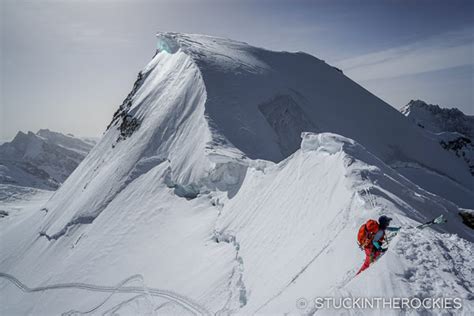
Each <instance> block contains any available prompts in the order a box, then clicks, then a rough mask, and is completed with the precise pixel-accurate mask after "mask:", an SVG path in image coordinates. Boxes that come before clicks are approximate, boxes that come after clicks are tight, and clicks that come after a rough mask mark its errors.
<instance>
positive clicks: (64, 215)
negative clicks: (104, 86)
mask: <svg viewBox="0 0 474 316" xmlns="http://www.w3.org/2000/svg"><path fill="white" fill-rule="evenodd" d="M158 47H159V49H158V51H157V54H156V55H155V57H154V58H153V59H152V61H151V62H150V63H149V64H148V65H147V66H146V67H145V68H144V69H143V70H142V71H141V72H140V74H139V76H138V79H137V82H136V83H135V85H134V87H133V89H132V92H131V94H130V95H129V96H128V97H127V98H126V99H125V101H124V103H123V104H122V105H121V106H120V108H119V109H118V111H117V112H116V113H115V115H114V117H113V120H112V122H111V124H110V126H109V128H108V130H107V132H106V133H105V135H104V136H103V138H102V139H101V141H100V142H99V143H98V144H97V145H96V146H95V147H94V148H93V149H92V150H91V152H90V153H89V154H88V156H87V157H86V158H85V159H84V160H83V162H82V163H81V164H80V165H79V166H78V168H76V170H75V171H74V172H73V173H72V174H71V176H70V177H69V178H68V179H67V180H66V181H65V183H64V184H63V185H62V186H61V187H60V188H59V190H58V191H56V192H55V194H54V195H53V196H52V197H51V198H50V199H49V200H47V201H46V200H41V201H39V202H38V203H37V204H35V205H36V206H35V207H26V206H25V207H23V208H22V207H21V205H20V207H19V208H18V209H17V211H18V212H20V213H19V214H22V215H21V216H20V217H17V219H15V218H10V217H9V216H6V217H5V218H2V219H0V231H1V239H2V252H1V254H0V296H1V297H2V300H4V301H5V302H7V303H5V304H3V302H2V304H0V306H1V307H0V313H2V314H61V313H69V314H74V313H76V314H77V313H78V314H80V313H94V314H106V315H114V314H125V315H128V314H154V313H164V314H177V315H185V314H216V313H217V314H219V315H225V314H232V313H241V314H255V313H261V314H275V313H276V314H284V313H291V314H314V313H316V314H317V313H320V312H321V311H318V310H316V309H314V306H312V304H308V306H297V304H296V303H297V301H298V300H299V299H300V298H307V299H308V300H309V301H311V299H312V298H314V297H317V296H328V295H335V296H362V295H373V296H390V295H397V296H406V297H411V296H419V295H443V296H452V297H461V298H462V299H463V309H462V311H461V312H462V313H464V314H466V315H468V314H469V313H472V312H474V306H473V295H472V283H473V280H472V273H470V272H472V271H470V269H469V267H472V266H473V259H472V258H473V256H472V252H473V247H472V241H473V240H474V234H473V231H472V229H470V228H468V227H467V226H466V225H464V224H463V223H462V219H461V217H460V216H459V215H458V212H459V207H458V205H457V204H455V203H453V201H451V200H450V199H449V198H444V197H440V196H438V195H435V194H433V193H431V192H429V191H428V190H427V189H425V188H424V187H423V184H422V183H421V182H420V183H418V182H416V181H410V180H408V178H407V177H405V176H404V175H403V174H402V173H403V172H402V171H399V170H398V169H396V168H393V167H392V166H396V165H397V164H398V165H400V164H411V163H413V164H417V165H418V166H420V168H422V169H423V170H426V172H428V171H429V172H431V173H432V174H434V175H435V176H436V177H438V178H439V179H440V180H439V181H440V182H441V183H447V182H448V181H451V182H452V184H451V185H452V186H453V187H454V186H459V187H460V188H462V189H463V190H464V191H462V192H464V193H460V194H461V196H460V198H461V199H466V200H467V199H468V198H469V194H472V177H471V175H470V174H469V170H468V169H467V168H466V166H465V165H464V164H463V162H462V161H460V160H459V159H457V157H455V156H453V155H451V154H450V153H449V152H446V151H445V150H443V148H442V147H440V146H439V145H438V144H437V143H436V141H434V140H432V139H430V138H429V137H427V136H426V135H425V134H424V133H423V131H422V130H420V129H419V128H418V127H417V126H416V125H414V124H412V123H411V122H410V121H409V120H407V119H406V118H405V117H404V116H403V115H401V114H400V113H398V112H397V111H396V110H394V109H392V108H391V107H390V106H388V105H387V104H385V103H384V102H383V101H381V100H380V99H378V98H376V97H375V96H373V95H371V94H370V93H369V92H367V91H366V90H364V89H363V88H361V87H360V86H358V85H357V84H355V83H354V82H352V81H351V80H349V79H348V78H346V77H345V76H344V75H343V74H342V73H341V72H340V71H338V70H336V69H334V68H333V67H331V66H329V65H327V64H325V63H324V62H323V61H321V60H319V59H317V58H315V57H313V56H310V55H307V54H304V53H287V52H272V51H267V50H264V49H261V48H255V47H252V46H249V45H247V44H245V43H240V42H235V41H231V40H226V39H220V38H213V37H208V36H202V35H183V34H175V33H163V34H159V43H158ZM451 182H450V183H451ZM463 194H464V195H463ZM0 203H2V204H0V207H4V208H8V209H9V208H10V207H11V206H9V205H10V204H4V203H3V202H0ZM7 211H8V210H7ZM381 214H389V215H390V217H393V218H394V223H393V224H394V225H401V226H402V227H403V229H402V231H401V232H400V233H399V234H398V235H397V236H396V237H394V238H393V240H392V243H391V247H390V250H389V251H388V252H387V253H386V254H385V255H384V256H383V257H382V258H381V259H380V260H379V261H378V262H377V263H376V264H375V265H374V266H373V267H371V268H370V270H368V271H367V273H365V272H364V273H363V274H361V275H360V276H358V277H355V278H354V274H355V272H356V271H357V270H358V268H359V267H360V265H361V264H362V261H363V259H364V255H363V253H362V252H361V251H360V250H359V249H358V247H357V246H356V235H357V230H358V228H359V227H360V225H361V224H362V223H364V222H365V221H366V220H367V219H368V218H378V216H379V215H381ZM440 214H443V215H444V216H445V217H446V218H447V219H448V223H447V224H445V225H443V226H436V227H433V228H435V229H436V230H432V229H426V230H423V231H420V230H414V229H413V228H411V227H413V226H416V225H417V224H419V223H420V222H425V221H428V220H430V219H432V218H433V217H436V216H438V215H440ZM26 228H27V229H26ZM341 259H343V260H341ZM434 279H435V281H434ZM368 284H370V285H371V286H370V289H368V288H367V285H368ZM78 297H80V299H78ZM322 312H323V313H324V311H322ZM368 312H369V311H366V310H364V311H362V312H361V314H364V315H365V314H367V313H368ZM378 312H379V311H373V313H374V314H377V313H378ZM409 312H410V311H409ZM458 312H459V311H458ZM411 313H412V314H417V313H418V311H411ZM387 314H397V311H395V310H392V311H387Z"/></svg>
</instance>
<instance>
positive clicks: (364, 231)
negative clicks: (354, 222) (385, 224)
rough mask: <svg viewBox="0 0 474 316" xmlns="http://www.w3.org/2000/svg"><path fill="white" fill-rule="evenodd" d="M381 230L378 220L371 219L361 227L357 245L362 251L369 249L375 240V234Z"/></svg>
mask: <svg viewBox="0 0 474 316" xmlns="http://www.w3.org/2000/svg"><path fill="white" fill-rule="evenodd" d="M378 230H379V223H377V221H376V220H373V219H369V220H368V221H367V222H366V223H365V224H363V225H362V226H360V228H359V233H358V234H357V244H358V245H359V247H360V248H361V249H365V248H367V247H368V246H369V245H370V244H371V243H372V240H373V239H374V236H375V234H376V233H377V232H378Z"/></svg>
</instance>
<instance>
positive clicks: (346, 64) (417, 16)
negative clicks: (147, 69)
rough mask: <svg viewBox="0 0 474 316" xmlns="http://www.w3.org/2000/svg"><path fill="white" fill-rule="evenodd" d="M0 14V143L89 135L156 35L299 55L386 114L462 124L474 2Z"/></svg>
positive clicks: (60, 8) (48, 8)
mask: <svg viewBox="0 0 474 316" xmlns="http://www.w3.org/2000/svg"><path fill="white" fill-rule="evenodd" d="M0 3H1V17H0V20H1V22H0V23H1V26H0V27H1V42H0V45H1V51H0V62H1V63H0V66H1V68H0V76H1V78H0V88H1V90H0V140H2V139H10V138H12V137H13V136H14V135H15V134H16V132H17V131H18V130H23V131H27V130H33V131H36V130H37V129H39V128H50V129H53V130H57V131H62V132H69V133H73V134H76V135H80V136H98V135H101V134H102V132H103V131H104V130H105V127H106V125H107V124H108V123H109V121H110V119H111V117H112V113H113V112H114V111H115V109H116V108H117V107H118V106H119V104H121V102H122V100H123V99H124V98H125V96H126V95H127V94H128V92H129V91H130V90H131V87H132V85H133V82H134V81H135V78H136V75H137V73H138V71H139V70H140V69H141V68H142V67H143V66H144V65H146V64H147V62H148V61H149V60H150V59H151V57H152V55H153V54H154V50H155V45H156V41H155V33H156V32H157V31H175V32H187V33H204V34H210V35H217V36H223V37H229V38H233V39H237V40H241V41H245V42H248V43H250V44H254V45H256V46H261V47H266V48H270V49H274V50H286V51H305V52H308V53H310V54H313V55H315V56H317V57H318V58H321V59H324V60H326V61H327V62H328V63H330V64H333V65H336V66H338V67H340V68H342V69H343V70H344V72H345V74H346V75H348V76H349V77H350V78H352V79H354V80H355V81H357V82H358V83H359V84H361V85H362V86H364V87H365V88H367V89H368V90H370V91H371V92H373V93H374V94H376V95H377V96H379V97H381V98H382V99H384V100H385V101H387V102H388V103H389V104H391V105H392V106H394V107H397V108H398V107H400V106H402V105H404V104H406V103H407V102H408V101H409V100H410V99H423V100H425V101H427V102H430V103H435V104H440V105H442V106H447V107H453V106H456V107H459V108H460V109H461V110H462V111H464V112H465V113H467V114H474V98H473V89H474V85H473V73H474V56H473V54H474V52H473V51H474V39H473V38H474V5H473V4H474V1H456V0H446V1H414V0H410V1H388V0H387V1H383V0H375V1H357V0H350V1H349V0H348V1H337V0H332V1H329V0H328V1H298V0H288V1H269V0H267V1H265V0H261V1H230V0H220V1H197V0H196V1H192V0H188V1H177V0H174V1H160V0H157V1H139V0H135V1H131V0H130V1H109V0H103V1H99V0H96V1H72V0H70V1H39V0H37V1H19V0H15V1H7V0H0Z"/></svg>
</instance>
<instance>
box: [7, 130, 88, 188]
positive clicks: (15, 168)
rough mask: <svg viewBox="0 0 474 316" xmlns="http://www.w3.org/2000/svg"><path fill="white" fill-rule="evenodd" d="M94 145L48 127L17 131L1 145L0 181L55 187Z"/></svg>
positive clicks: (28, 185)
mask: <svg viewBox="0 0 474 316" xmlns="http://www.w3.org/2000/svg"><path fill="white" fill-rule="evenodd" d="M94 145H95V141H94V140H92V139H80V138H76V137H74V136H73V135H63V134H61V133H57V132H53V131H50V130H48V129H41V130H39V131H38V132H37V133H36V134H35V133H32V132H28V133H27V134H25V133H23V132H18V134H17V135H16V136H15V138H14V139H13V140H12V141H11V142H7V143H4V144H2V145H0V184H12V185H18V186H25V187H34V188H39V189H47V190H55V189H57V188H58V187H59V185H60V184H61V183H62V182H64V180H66V178H67V177H68V176H69V175H70V174H71V173H72V171H74V169H75V168H76V167H77V166H78V165H79V163H80V162H81V161H82V160H83V159H84V157H85V156H86V155H87V153H88V152H89V151H90V150H91V149H92V147H93V146H94Z"/></svg>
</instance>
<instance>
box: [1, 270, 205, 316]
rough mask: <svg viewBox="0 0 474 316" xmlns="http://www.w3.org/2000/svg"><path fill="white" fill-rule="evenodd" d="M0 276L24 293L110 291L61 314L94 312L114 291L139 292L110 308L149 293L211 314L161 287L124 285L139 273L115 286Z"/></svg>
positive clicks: (5, 274)
mask: <svg viewBox="0 0 474 316" xmlns="http://www.w3.org/2000/svg"><path fill="white" fill-rule="evenodd" d="M0 278H3V279H6V280H8V281H10V282H11V283H13V285H15V286H16V287H17V288H19V289H20V290H21V291H23V292H25V293H34V292H43V291H49V290H61V289H78V290H86V291H94V292H105V293H111V295H109V296H108V297H107V298H106V299H105V300H104V301H103V302H101V303H100V304H98V305H97V306H95V307H94V308H92V309H91V310H89V311H86V312H79V311H72V310H71V311H68V312H66V313H65V314H63V315H73V314H78V313H79V314H87V313H91V312H94V311H96V310H97V309H99V308H100V307H101V306H103V305H104V304H105V303H106V302H107V301H108V300H109V299H110V298H111V297H112V295H114V294H116V293H122V294H123V293H129V294H139V295H137V296H135V297H134V298H132V299H129V300H127V301H125V302H122V303H120V304H119V305H116V306H114V307H113V308H112V310H117V309H118V308H120V307H121V306H123V304H124V303H128V302H131V301H132V300H135V299H137V298H139V297H145V296H148V295H149V296H156V297H161V298H164V299H167V300H169V301H172V302H173V303H176V304H178V305H180V306H181V307H183V308H185V309H186V310H188V311H190V312H191V313H193V314H195V315H212V314H211V313H210V312H209V311H208V310H207V309H206V308H204V307H203V306H201V305H199V304H198V303H196V302H194V301H193V300H191V299H190V298H187V297H185V296H183V295H181V294H178V293H175V292H172V291H168V290H161V289H156V288H147V287H145V286H143V287H138V286H124V285H125V284H126V283H128V282H130V281H131V280H133V279H137V278H139V279H142V280H143V277H142V276H141V275H133V276H131V277H129V278H127V279H125V280H123V281H122V282H120V283H119V284H118V285H117V286H102V285H94V284H87V283H58V284H51V285H46V286H40V287H33V288H30V287H28V286H27V285H25V284H24V283H22V282H21V281H20V280H18V279H17V278H16V277H14V276H13V275H10V274H7V273H2V272H0ZM161 307H162V306H159V307H158V309H159V308H161ZM109 311H111V310H109ZM109 311H107V312H109Z"/></svg>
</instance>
